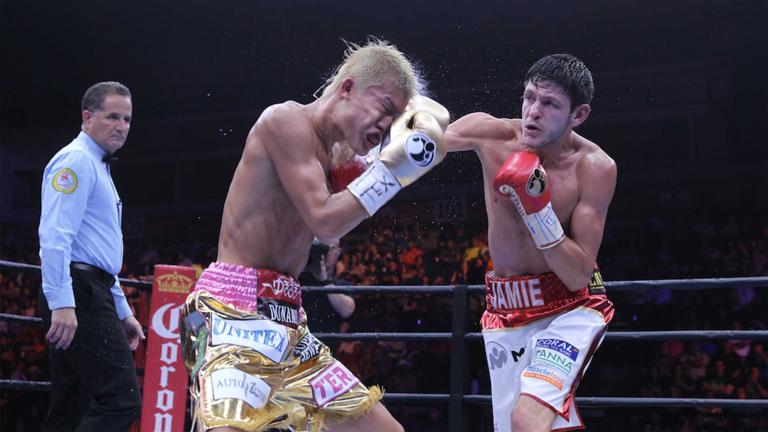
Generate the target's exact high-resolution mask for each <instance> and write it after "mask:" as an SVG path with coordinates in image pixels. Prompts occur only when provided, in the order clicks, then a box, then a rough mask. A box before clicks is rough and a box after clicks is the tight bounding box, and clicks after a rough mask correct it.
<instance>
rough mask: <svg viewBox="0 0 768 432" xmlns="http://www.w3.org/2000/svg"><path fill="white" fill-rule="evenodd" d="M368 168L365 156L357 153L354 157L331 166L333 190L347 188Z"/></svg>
mask: <svg viewBox="0 0 768 432" xmlns="http://www.w3.org/2000/svg"><path fill="white" fill-rule="evenodd" d="M367 169H368V164H367V163H366V162H365V157H364V156H357V155H355V156H354V157H353V158H352V159H349V160H347V161H344V162H342V163H341V164H339V165H336V166H332V167H331V170H330V171H331V188H332V189H333V190H332V192H333V193H336V192H341V191H343V190H344V189H346V188H347V185H349V184H350V183H351V182H352V180H354V179H356V178H358V177H360V174H362V173H363V172H365V170H367Z"/></svg>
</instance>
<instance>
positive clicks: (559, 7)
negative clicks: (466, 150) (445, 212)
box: [0, 1, 768, 238]
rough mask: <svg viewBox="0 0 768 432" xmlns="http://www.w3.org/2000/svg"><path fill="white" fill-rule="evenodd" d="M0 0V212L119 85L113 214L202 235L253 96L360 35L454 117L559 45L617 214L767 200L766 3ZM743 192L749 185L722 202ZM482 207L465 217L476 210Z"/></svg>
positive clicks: (503, 96)
mask: <svg viewBox="0 0 768 432" xmlns="http://www.w3.org/2000/svg"><path fill="white" fill-rule="evenodd" d="M0 8H1V9H0V13H1V18H0V20H1V21H0V24H1V26H0V27H1V29H2V30H1V31H2V38H1V39H0V41H1V42H0V43H1V45H2V51H1V52H2V75H1V76H0V90H1V92H0V95H1V96H0V97H1V99H0V105H1V106H2V111H1V116H0V117H1V119H2V131H1V134H0V139H1V140H2V146H1V147H0V157H1V158H2V177H0V181H2V189H1V191H0V193H1V194H2V205H1V207H0V211H1V212H0V221H6V222H8V221H11V222H18V221H29V220H34V219H36V218H37V217H38V214H39V188H40V183H39V181H40V173H41V171H42V168H43V167H44V166H45V163H46V162H47V160H48V159H49V158H50V157H51V156H52V155H53V154H54V153H55V152H56V151H57V150H58V149H59V148H60V147H62V146H63V145H65V144H66V143H68V142H69V141H70V140H71V139H72V138H73V137H74V136H75V135H76V133H77V131H78V126H79V122H80V113H79V100H80V97H81V96H82V93H83V92H84V90H85V89H86V88H87V87H88V86H89V85H90V84H92V83H94V82H97V81H102V80H117V81H120V82H123V83H124V84H126V85H128V86H129V87H130V88H131V90H132V92H133V103H134V122H133V126H132V131H131V135H130V136H129V139H128V142H127V144H126V147H125V148H124V149H123V150H122V151H121V152H120V154H119V156H120V159H121V168H120V169H117V170H116V172H115V178H116V183H117V185H118V187H119V190H120V192H121V195H122V197H123V201H124V203H125V219H126V221H127V223H131V224H133V225H135V226H136V227H137V228H136V229H137V230H138V232H139V233H138V234H137V235H139V236H145V237H146V236H149V237H151V236H152V235H153V233H155V232H157V233H158V234H159V233H161V232H163V231H164V230H156V229H154V228H153V223H154V222H153V221H156V220H158V218H160V217H161V216H168V217H169V218H192V220H193V221H194V220H200V221H202V222H200V223H199V225H200V226H199V227H198V228H199V229H197V230H196V231H195V232H196V233H199V234H201V235H203V234H204V235H205V236H206V237H212V238H215V237H216V235H217V230H218V227H217V225H218V219H219V217H220V211H221V205H222V203H223V200H224V196H225V194H226V190H227V187H228V185H229V180H230V179H231V175H232V172H233V170H234V167H235V165H236V163H237V161H238V159H239V155H240V152H241V150H242V146H243V143H244V140H245V136H246V134H247V132H248V130H249V129H250V127H251V126H252V125H253V123H254V122H255V120H256V118H257V117H258V115H259V113H260V112H261V110H263V109H264V108H265V107H266V106H269V105H271V104H273V103H277V102H281V101H284V100H287V99H293V100H297V101H300V102H309V101H311V100H312V94H313V92H314V91H315V90H316V89H317V88H318V87H319V86H320V85H321V84H322V82H323V80H324V78H326V77H327V76H328V75H329V74H330V73H331V72H332V71H333V69H334V68H335V66H336V65H337V64H338V63H339V62H340V60H341V58H342V52H343V50H344V44H343V43H342V41H341V39H342V38H343V39H346V40H349V41H353V42H363V41H364V39H365V37H366V36H367V35H369V34H372V35H377V36H379V37H381V38H384V39H387V40H390V41H392V42H394V43H395V44H397V46H398V47H399V48H401V49H402V50H403V51H404V52H405V53H406V54H407V55H409V56H410V57H411V58H412V59H413V60H414V61H416V62H418V63H419V64H420V65H421V68H422V69H423V71H424V74H425V76H426V78H427V80H428V81H429V88H430V90H431V92H432V95H433V96H434V97H435V98H436V99H438V100H439V101H441V102H442V103H443V104H445V105H446V106H447V107H448V108H449V109H450V110H451V112H452V114H453V116H454V118H457V117H459V116H461V115H464V114H466V113H469V112H472V111H477V110H482V111H487V112H490V113H492V114H494V115H497V116H509V117H511V116H517V115H519V112H520V108H519V107H520V80H521V78H522V75H523V74H524V72H525V71H526V70H527V68H528V67H529V66H530V65H531V64H532V63H533V62H534V61H535V60H537V59H538V58H540V57H542V56H544V55H546V54H550V53H555V52H569V53H572V54H574V55H576V56H578V57H580V58H582V59H583V61H584V62H585V63H586V64H587V65H588V66H589V67H590V68H591V70H592V72H593V75H594V78H595V82H596V93H595V99H594V102H593V104H592V105H593V114H592V116H591V117H590V119H589V120H588V121H587V123H586V124H585V125H584V126H583V127H581V128H580V129H579V132H581V133H582V134H584V135H585V136H587V137H588V138H590V139H592V140H594V141H595V142H597V143H598V144H599V145H601V146H602V147H603V148H604V149H605V150H606V151H607V152H608V153H609V154H610V155H611V156H612V157H613V158H614V159H616V161H617V163H618V166H619V187H618V191H617V199H616V200H614V206H613V212H614V213H616V212H619V216H622V214H621V213H622V212H624V210H623V209H624V208H627V209H628V214H629V215H630V216H634V215H636V213H637V211H638V210H639V209H638V207H640V210H641V209H642V207H643V201H644V200H646V199H648V198H649V197H654V196H658V195H659V194H661V193H663V192H664V191H665V190H671V191H672V192H673V193H674V192H675V190H677V189H680V188H682V189H685V192H686V193H688V194H692V195H693V196H694V197H696V196H698V194H701V193H707V194H709V195H712V196H715V201H718V202H714V201H713V200H712V198H711V197H708V198H707V199H704V200H702V201H703V202H702V203H701V205H704V206H715V207H718V208H719V207H722V206H732V207H733V206H736V207H738V211H739V212H759V213H761V214H762V215H764V214H765V207H766V206H765V203H766V147H767V141H766V122H765V120H766V50H767V47H766V39H767V37H768V34H767V33H766V3H765V2H693V1H677V2H666V1H659V2H639V1H638V2H633V1H629V2H602V1H601V2H581V1H577V2H437V1H435V2H12V1H11V2H8V1H4V2H2V3H0ZM479 176H480V173H479V169H478V163H477V160H476V158H475V157H474V155H471V154H455V155H451V156H450V157H449V158H448V160H447V161H446V163H444V165H443V166H442V167H439V168H438V169H437V170H435V172H434V173H433V174H432V175H431V176H430V177H429V180H427V181H424V182H421V183H420V184H418V185H417V186H415V187H413V188H409V189H408V190H407V191H406V193H404V194H401V196H399V197H398V199H399V200H401V201H402V200H416V201H419V200H421V199H422V197H423V196H425V195H429V196H430V197H431V198H434V197H437V198H439V199H443V200H449V201H451V202H455V201H457V200H461V201H462V203H459V205H460V206H465V207H466V206H469V208H470V210H472V209H478V210H477V211H478V212H480V213H482V206H481V205H478V203H479V202H480V201H479V200H481V199H482V197H481V188H480V187H478V185H477V181H479V178H480V177H479ZM726 183H727V185H726ZM734 186H736V188H735V189H734ZM711 188H714V189H715V190H716V193H712V191H711ZM707 189H709V190H710V192H705V191H706V190H707ZM742 189H745V190H746V191H747V192H748V195H749V198H748V199H746V198H747V197H739V199H736V196H738V194H739V193H740V191H741V190H742ZM729 190H730V194H732V196H729ZM747 192H745V193H747ZM721 194H722V195H721ZM475 216H477V217H475ZM481 216H482V215H481V214H477V215H473V213H472V211H470V212H469V213H468V216H467V217H468V219H469V222H473V221H475V220H478V221H480V222H479V223H483V222H482V219H483V218H482V217H481ZM197 218H199V219H197ZM201 230H202V231H201Z"/></svg>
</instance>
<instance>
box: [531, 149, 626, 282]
mask: <svg viewBox="0 0 768 432" xmlns="http://www.w3.org/2000/svg"><path fill="white" fill-rule="evenodd" d="M616 173H617V169H616V163H615V162H614V161H613V160H612V159H611V158H610V157H608V156H607V155H606V154H605V153H595V154H592V155H590V156H588V157H587V158H586V159H585V161H584V163H583V165H582V166H580V167H579V168H578V176H579V190H580V197H579V202H578V203H577V204H576V207H575V208H574V210H573V213H572V215H571V221H570V222H571V223H570V234H569V235H568V236H566V238H565V240H564V241H563V242H561V243H560V244H559V245H557V246H555V247H553V248H550V249H545V250H542V251H541V253H542V254H543V255H544V259H545V260H546V261H547V264H548V265H549V268H550V269H551V270H552V271H553V272H554V273H555V274H556V275H557V277H559V278H560V280H562V281H563V283H565V285H566V286H567V287H568V288H569V289H570V290H573V291H577V290H579V289H582V288H584V287H585V286H586V285H587V283H588V282H589V278H590V276H591V275H592V272H593V271H594V269H595V262H596V260H597V253H598V251H599V250H600V243H601V242H602V240H603V230H604V229H605V219H606V216H607V215H608V205H609V204H610V203H611V199H612V198H613V193H614V191H615V190H616Z"/></svg>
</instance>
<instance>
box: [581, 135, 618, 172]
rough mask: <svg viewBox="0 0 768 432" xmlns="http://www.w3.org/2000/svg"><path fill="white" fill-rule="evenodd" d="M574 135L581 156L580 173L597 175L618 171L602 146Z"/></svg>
mask: <svg viewBox="0 0 768 432" xmlns="http://www.w3.org/2000/svg"><path fill="white" fill-rule="evenodd" d="M573 135H574V143H575V144H576V148H577V150H578V153H579V154H580V157H579V161H578V169H579V171H582V172H584V171H588V172H591V173H595V172H601V171H606V172H608V171H615V170H616V162H615V161H614V160H613V159H612V158H611V157H610V156H608V153H606V152H605V151H604V150H603V149H602V148H600V146H598V145H597V144H595V143H594V142H592V141H590V140H588V139H586V138H584V137H583V136H581V135H578V134H576V133H575V132H574V133H573Z"/></svg>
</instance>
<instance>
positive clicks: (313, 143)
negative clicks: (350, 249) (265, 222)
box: [248, 104, 368, 243]
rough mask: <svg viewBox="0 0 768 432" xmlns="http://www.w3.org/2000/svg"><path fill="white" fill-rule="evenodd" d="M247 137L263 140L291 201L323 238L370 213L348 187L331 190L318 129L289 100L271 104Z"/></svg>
mask: <svg viewBox="0 0 768 432" xmlns="http://www.w3.org/2000/svg"><path fill="white" fill-rule="evenodd" d="M248 141H249V144H251V143H252V142H253V141H261V142H262V143H263V145H264V147H265V149H266V150H267V153H268V155H269V158H270V160H271V162H272V164H273V165H274V167H275V170H276V171H277V175H278V177H279V179H280V183H281V184H282V186H283V188H284V189H285V191H286V193H287V194H288V196H289V198H290V199H291V202H292V203H293V204H294V205H295V206H296V208H297V209H298V210H299V213H300V214H301V215H302V218H303V219H304V222H305V223H306V224H307V226H309V228H310V230H312V233H313V234H314V235H315V236H316V237H317V238H318V239H320V240H321V241H322V242H324V243H333V242H334V241H336V240H338V239H339V238H340V237H341V236H343V235H344V234H346V233H348V232H349V231H351V230H352V229H353V228H354V227H355V226H357V225H358V224H359V223H360V222H362V221H363V220H365V219H366V218H367V217H368V213H366V211H365V209H363V208H362V207H361V206H360V204H359V203H358V202H357V199H356V198H355V197H354V196H353V195H352V193H351V192H349V191H348V190H346V189H345V190H343V191H341V192H339V193H335V194H331V191H330V190H329V189H328V182H327V179H326V174H325V171H324V170H323V166H322V165H321V164H320V160H319V159H318V157H317V152H318V148H317V138H316V137H315V132H314V130H313V129H312V128H311V126H310V125H309V123H308V122H306V120H305V119H304V117H303V114H301V113H299V112H298V110H297V109H295V108H292V107H289V106H286V104H283V105H278V106H275V107H273V108H271V109H270V110H269V112H268V113H265V115H263V116H262V118H261V119H259V121H258V122H257V123H256V126H255V127H254V128H253V130H252V131H251V133H250V136H249V138H248Z"/></svg>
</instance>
